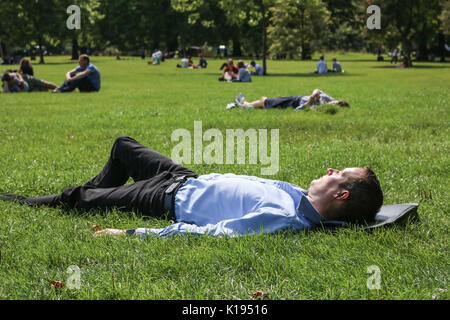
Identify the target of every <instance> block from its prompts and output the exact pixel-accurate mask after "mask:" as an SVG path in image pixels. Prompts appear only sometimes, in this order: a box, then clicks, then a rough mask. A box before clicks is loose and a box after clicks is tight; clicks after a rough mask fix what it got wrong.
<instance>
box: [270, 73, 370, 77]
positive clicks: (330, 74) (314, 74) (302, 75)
mask: <svg viewBox="0 0 450 320" xmlns="http://www.w3.org/2000/svg"><path fill="white" fill-rule="evenodd" d="M362 75H364V74H362V73H352V72H344V73H337V72H329V73H325V74H317V73H312V72H310V73H269V74H267V75H266V77H326V78H329V77H333V78H334V77H347V76H362Z"/></svg>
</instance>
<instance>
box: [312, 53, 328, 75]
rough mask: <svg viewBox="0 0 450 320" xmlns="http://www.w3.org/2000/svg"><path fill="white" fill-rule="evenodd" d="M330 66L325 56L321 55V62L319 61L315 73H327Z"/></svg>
mask: <svg viewBox="0 0 450 320" xmlns="http://www.w3.org/2000/svg"><path fill="white" fill-rule="evenodd" d="M327 71H328V68H327V63H326V62H325V57H324V56H321V57H320V59H319V62H317V70H316V71H314V73H318V74H323V73H327Z"/></svg>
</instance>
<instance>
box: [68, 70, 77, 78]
mask: <svg viewBox="0 0 450 320" xmlns="http://www.w3.org/2000/svg"><path fill="white" fill-rule="evenodd" d="M76 72H77V68H75V69H72V70H70V71H67V73H66V80H70V79H71V78H72V73H76Z"/></svg>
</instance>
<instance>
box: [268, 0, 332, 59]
mask: <svg viewBox="0 0 450 320" xmlns="http://www.w3.org/2000/svg"><path fill="white" fill-rule="evenodd" d="M270 10H271V12H272V18H271V25H270V27H269V30H268V31H269V39H270V41H271V46H270V52H271V53H274V54H276V55H278V56H281V57H287V58H289V59H292V58H293V57H294V56H296V55H297V54H299V49H300V51H301V57H302V60H306V59H311V53H312V48H311V46H312V43H313V42H314V41H315V39H322V38H325V34H326V32H327V30H328V23H329V12H328V11H327V9H326V8H325V6H324V4H323V3H322V2H321V1H320V0H278V1H277V3H276V4H275V5H274V6H273V7H272V8H271V9H270ZM315 42H316V46H315V48H314V49H317V46H320V45H321V43H320V41H317V40H316V41H315Z"/></svg>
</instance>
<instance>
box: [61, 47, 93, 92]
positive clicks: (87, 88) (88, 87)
mask: <svg viewBox="0 0 450 320" xmlns="http://www.w3.org/2000/svg"><path fill="white" fill-rule="evenodd" d="M78 64H79V66H78V67H76V68H75V69H73V70H70V71H68V72H67V73H66V81H64V82H63V84H62V85H61V86H60V87H58V88H56V89H55V90H54V91H53V92H56V93H60V92H73V91H74V90H75V89H77V88H78V90H79V91H80V92H96V91H99V90H100V71H99V70H98V68H97V67H96V66H95V65H93V64H92V63H91V62H90V59H89V56H88V55H87V54H82V55H80V57H79V58H78Z"/></svg>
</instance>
